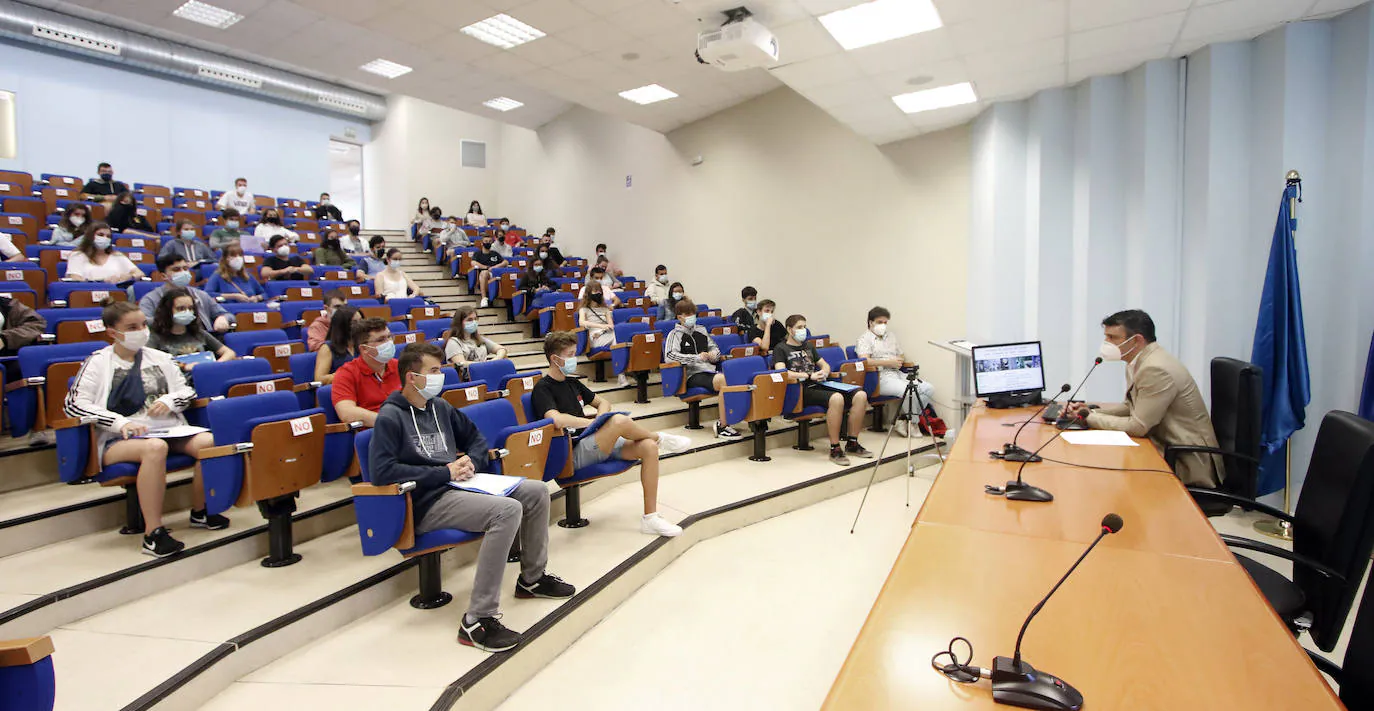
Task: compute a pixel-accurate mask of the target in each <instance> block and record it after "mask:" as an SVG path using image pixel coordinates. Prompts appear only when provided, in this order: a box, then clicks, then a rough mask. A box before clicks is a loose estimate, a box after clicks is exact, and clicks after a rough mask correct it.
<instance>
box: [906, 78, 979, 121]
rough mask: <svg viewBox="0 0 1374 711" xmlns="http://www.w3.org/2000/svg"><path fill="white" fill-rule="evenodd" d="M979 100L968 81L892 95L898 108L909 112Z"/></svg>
mask: <svg viewBox="0 0 1374 711" xmlns="http://www.w3.org/2000/svg"><path fill="white" fill-rule="evenodd" d="M977 100H978V95H977V94H976V93H974V91H973V85H972V84H970V83H968V82H964V83H962V84H950V85H949V86H937V87H935V88H934V89H925V90H923V91H913V92H911V93H910V94H901V95H899V96H894V97H892V101H893V102H894V103H896V104H897V108H899V109H901V110H902V111H905V112H906V113H909V114H916V113H920V112H922V111H934V110H935V109H947V108H949V107H951V106H962V105H964V104H972V103H973V102H975V101H977Z"/></svg>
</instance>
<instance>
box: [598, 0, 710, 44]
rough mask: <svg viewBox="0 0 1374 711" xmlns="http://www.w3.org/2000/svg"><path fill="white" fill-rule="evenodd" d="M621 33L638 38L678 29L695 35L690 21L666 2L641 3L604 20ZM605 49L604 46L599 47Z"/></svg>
mask: <svg viewBox="0 0 1374 711" xmlns="http://www.w3.org/2000/svg"><path fill="white" fill-rule="evenodd" d="M604 19H605V20H606V21H607V22H610V23H611V24H612V25H615V26H616V27H619V28H620V29H621V30H622V31H625V32H629V33H630V34H633V35H638V36H640V37H647V36H649V35H654V34H658V33H659V32H666V31H667V30H669V29H673V28H680V29H682V30H684V31H685V32H687V33H689V34H693V33H695V31H696V30H695V29H694V28H693V23H692V22H691V19H690V18H689V17H687V16H686V15H683V14H682V13H679V12H678V11H676V10H674V9H673V8H672V6H671V5H669V4H667V3H666V2H654V1H650V2H643V3H640V4H638V5H631V6H630V7H628V8H626V9H624V10H621V11H620V12H617V13H614V14H612V15H607V16H606V17H605V18H604ZM601 48H602V49H605V47H604V45H603V46H602V47H601Z"/></svg>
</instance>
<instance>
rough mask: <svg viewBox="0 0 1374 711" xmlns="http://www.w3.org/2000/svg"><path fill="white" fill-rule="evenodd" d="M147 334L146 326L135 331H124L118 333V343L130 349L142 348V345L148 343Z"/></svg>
mask: <svg viewBox="0 0 1374 711" xmlns="http://www.w3.org/2000/svg"><path fill="white" fill-rule="evenodd" d="M149 335H150V334H149V332H148V329H147V328H142V329H139V330H137V331H124V332H122V333H120V335H119V338H120V341H119V344H120V345H122V346H124V347H125V348H127V349H129V350H131V351H138V350H143V347H144V346H146V345H148V336H149Z"/></svg>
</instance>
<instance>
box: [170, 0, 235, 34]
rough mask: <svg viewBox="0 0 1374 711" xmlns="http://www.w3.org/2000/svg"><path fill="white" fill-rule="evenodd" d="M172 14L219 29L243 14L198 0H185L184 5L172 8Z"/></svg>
mask: <svg viewBox="0 0 1374 711" xmlns="http://www.w3.org/2000/svg"><path fill="white" fill-rule="evenodd" d="M172 14H173V15H176V16H177V17H180V18H182V19H183V20H190V21H191V22H199V23H200V24H202V25H209V26H210V27H214V28H216V29H220V30H223V29H225V28H227V27H229V26H230V25H232V24H234V23H235V22H238V21H239V20H242V19H243V15H240V14H238V13H237V12H234V11H232V10H226V9H224V8H222V7H215V6H214V5H210V4H207V3H203V2H198V0H187V3H186V4H185V5H182V6H181V7H179V8H177V9H176V10H174V11H173V12H172Z"/></svg>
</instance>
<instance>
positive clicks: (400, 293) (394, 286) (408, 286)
mask: <svg viewBox="0 0 1374 711" xmlns="http://www.w3.org/2000/svg"><path fill="white" fill-rule="evenodd" d="M402 266H403V261H402V259H401V250H399V249H396V248H395V247H392V248H391V249H388V250H387V251H386V269H383V270H382V271H381V272H378V274H377V276H375V277H373V278H372V290H373V291H374V292H376V294H377V296H378V297H379V298H381V299H383V300H386V301H390V300H391V299H404V298H406V297H407V296H414V297H417V298H418V297H422V296H424V294H423V293H422V292H421V291H420V287H419V285H418V284H416V283H415V280H414V279H411V278H410V275H409V274H406V273H405V270H404V269H402V268H401V267H402Z"/></svg>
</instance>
